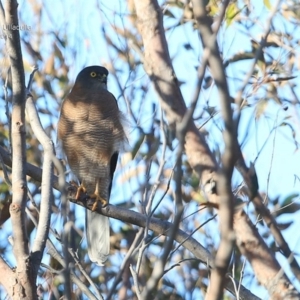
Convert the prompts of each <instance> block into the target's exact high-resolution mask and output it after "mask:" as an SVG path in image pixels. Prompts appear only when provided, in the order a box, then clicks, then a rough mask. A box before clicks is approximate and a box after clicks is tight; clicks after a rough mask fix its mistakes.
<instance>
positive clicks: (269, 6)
mask: <svg viewBox="0 0 300 300" xmlns="http://www.w3.org/2000/svg"><path fill="white" fill-rule="evenodd" d="M264 5H265V7H266V8H267V9H268V10H271V8H272V7H271V3H270V0H264Z"/></svg>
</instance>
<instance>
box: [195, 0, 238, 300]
mask: <svg viewBox="0 0 300 300" xmlns="http://www.w3.org/2000/svg"><path fill="white" fill-rule="evenodd" d="M228 4H229V1H228V0H226V1H224V3H223V6H222V10H221V13H220V16H219V20H223V16H224V15H225V10H226V8H227V6H228ZM193 10H194V14H195V18H196V20H197V23H198V30H199V34H200V36H201V39H202V43H203V45H204V50H205V49H209V52H210V54H211V55H209V58H208V62H209V66H210V72H211V74H212V76H213V78H214V81H215V83H216V86H217V88H218V93H219V99H220V104H221V113H222V116H223V120H224V127H225V128H224V131H223V137H224V143H225V150H224V153H223V155H222V168H221V170H220V172H219V176H218V184H217V191H218V194H219V195H220V198H219V218H220V233H221V242H220V245H219V249H218V252H217V255H216V261H215V264H216V268H215V269H214V270H213V271H212V275H211V280H210V285H209V288H208V292H207V294H206V297H205V299H219V298H220V297H222V295H223V284H224V280H225V274H226V272H227V268H228V265H229V262H230V258H231V253H232V249H233V245H234V239H235V238H234V232H233V226H232V222H233V203H234V200H233V194H232V191H231V177H232V172H233V168H234V164H235V162H236V160H237V155H236V152H237V151H236V148H237V147H238V141H237V130H236V128H235V126H234V122H233V118H232V109H231V99H230V95H229V91H228V86H227V80H226V75H225V72H224V69H223V63H222V60H221V56H220V53H219V48H218V44H217V41H216V38H215V34H216V33H215V34H214V32H213V30H212V28H211V24H212V20H211V18H210V17H209V16H208V14H207V11H206V4H205V3H204V1H193ZM219 24H220V22H219Z"/></svg>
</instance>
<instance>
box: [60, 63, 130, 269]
mask: <svg viewBox="0 0 300 300" xmlns="http://www.w3.org/2000/svg"><path fill="white" fill-rule="evenodd" d="M107 76H108V71H107V69H106V68H104V67H101V66H90V67H86V68H84V69H83V70H82V71H81V72H80V73H79V74H78V76H77V78H76V81H75V84H74V87H73V88H72V90H71V92H70V93H69V95H68V96H67V97H66V99H65V100H64V101H63V103H62V107H61V114H60V118H59V121H58V139H59V140H60V142H61V145H62V149H63V151H64V153H65V155H66V157H67V160H68V163H69V166H70V168H71V170H72V172H73V173H74V174H75V175H76V177H77V178H78V180H79V181H80V186H79V187H78V188H77V193H76V198H77V199H79V198H80V196H81V194H82V193H86V194H87V195H89V197H90V198H91V199H94V200H95V203H94V205H93V209H92V210H95V209H96V208H97V205H98V203H99V202H100V203H101V205H102V207H104V206H105V205H107V203H108V201H109V196H110V192H111V187H112V180H113V175H114V171H115V169H116V165H117V160H118V153H119V150H120V149H121V148H122V146H123V144H124V142H125V141H126V136H125V132H124V128H123V125H122V122H121V120H122V114H121V112H120V111H119V109H118V105H117V101H116V99H115V97H114V96H113V94H111V93H110V92H109V91H108V90H107ZM86 236H87V245H88V255H89V257H90V259H91V261H93V262H96V263H97V264H98V265H103V264H104V262H105V261H106V260H107V257H108V255H109V250H110V243H109V238H110V232H109V219H108V218H107V217H105V216H103V215H100V214H97V213H96V212H93V211H90V210H87V212H86Z"/></svg>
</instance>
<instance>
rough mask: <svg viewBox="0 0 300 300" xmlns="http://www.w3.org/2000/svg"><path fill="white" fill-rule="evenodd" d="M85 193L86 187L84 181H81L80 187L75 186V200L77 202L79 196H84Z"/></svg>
mask: <svg viewBox="0 0 300 300" xmlns="http://www.w3.org/2000/svg"><path fill="white" fill-rule="evenodd" d="M85 193H86V187H85V184H84V181H82V182H81V184H80V186H77V192H76V196H75V199H76V200H78V199H79V198H80V196H81V194H85Z"/></svg>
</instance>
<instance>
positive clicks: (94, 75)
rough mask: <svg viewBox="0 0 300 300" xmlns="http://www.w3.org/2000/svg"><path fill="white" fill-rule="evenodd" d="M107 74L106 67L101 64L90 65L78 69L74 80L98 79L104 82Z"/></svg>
mask: <svg viewBox="0 0 300 300" xmlns="http://www.w3.org/2000/svg"><path fill="white" fill-rule="evenodd" d="M107 76H108V71H107V69H106V68H104V67H101V66H90V67H86V68H84V69H83V70H82V71H80V73H79V74H78V75H77V78H76V82H78V81H80V82H82V81H84V82H86V81H90V80H93V81H94V80H97V81H100V82H101V83H105V84H106V82H107Z"/></svg>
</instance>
